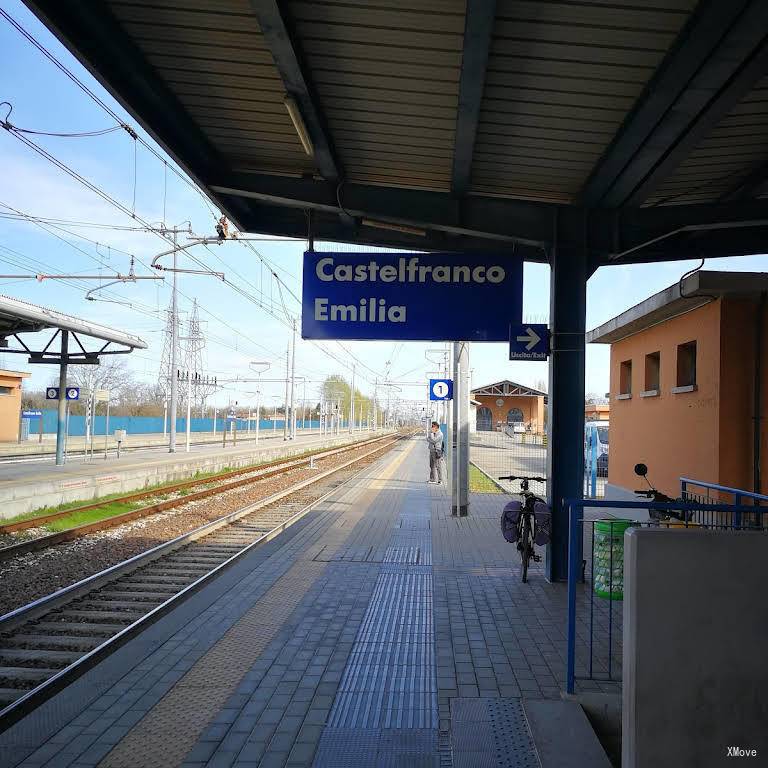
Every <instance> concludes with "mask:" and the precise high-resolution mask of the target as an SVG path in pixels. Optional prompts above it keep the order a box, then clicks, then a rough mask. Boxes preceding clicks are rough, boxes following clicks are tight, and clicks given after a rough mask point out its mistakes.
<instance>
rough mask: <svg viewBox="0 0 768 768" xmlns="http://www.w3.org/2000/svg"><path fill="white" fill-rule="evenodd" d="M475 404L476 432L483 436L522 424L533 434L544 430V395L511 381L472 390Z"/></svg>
mask: <svg viewBox="0 0 768 768" xmlns="http://www.w3.org/2000/svg"><path fill="white" fill-rule="evenodd" d="M472 398H473V399H474V400H476V401H477V403H478V405H477V406H476V429H477V431H478V432H487V431H490V430H496V429H500V428H501V427H502V426H506V425H508V424H509V425H512V424H520V423H522V424H524V425H525V427H526V429H528V428H530V431H531V432H533V433H536V434H542V433H543V432H544V430H545V426H546V425H545V416H544V406H545V405H546V402H547V395H546V393H544V392H539V390H538V389H533V388H532V387H526V386H523V385H522V384H516V383H515V382H514V381H509V380H504V381H497V382H496V383H495V384H487V385H486V386H484V387H478V388H477V389H473V390H472Z"/></svg>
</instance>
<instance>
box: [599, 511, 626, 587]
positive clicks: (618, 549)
mask: <svg viewBox="0 0 768 768" xmlns="http://www.w3.org/2000/svg"><path fill="white" fill-rule="evenodd" d="M631 525H632V521H631V520H618V519H617V520H598V521H596V522H595V554H594V560H593V562H592V583H593V585H594V590H595V594H596V595H597V596H598V597H604V598H606V599H608V600H623V599H624V531H626V530H627V528H629V527H630V526H631Z"/></svg>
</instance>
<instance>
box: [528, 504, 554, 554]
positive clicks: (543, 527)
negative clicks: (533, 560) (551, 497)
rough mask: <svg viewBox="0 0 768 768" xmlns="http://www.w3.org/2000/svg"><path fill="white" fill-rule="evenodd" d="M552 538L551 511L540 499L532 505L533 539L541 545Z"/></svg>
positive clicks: (547, 542)
mask: <svg viewBox="0 0 768 768" xmlns="http://www.w3.org/2000/svg"><path fill="white" fill-rule="evenodd" d="M551 538H552V512H550V510H549V507H548V506H547V505H546V504H544V503H543V502H541V501H537V502H536V503H535V504H534V505H533V541H534V543H535V544H538V545H539V546H541V545H542V544H549V540H550V539H551Z"/></svg>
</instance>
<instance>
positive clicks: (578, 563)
mask: <svg viewBox="0 0 768 768" xmlns="http://www.w3.org/2000/svg"><path fill="white" fill-rule="evenodd" d="M688 482H691V481H688ZM564 504H565V507H566V509H567V510H568V521H569V524H568V526H569V527H568V623H567V661H566V691H567V692H568V693H571V694H572V693H574V691H575V685H576V679H577V676H576V661H577V647H576V639H577V607H578V606H577V603H578V600H577V597H578V592H579V585H580V584H582V583H583V584H584V585H585V589H586V588H588V590H589V593H588V595H586V594H582V598H583V601H582V602H585V601H588V605H585V606H584V608H585V610H587V609H588V611H589V617H588V622H585V624H586V626H585V629H586V634H587V645H588V648H587V655H586V659H585V674H584V675H580V676H579V679H587V680H603V681H607V682H618V681H619V680H620V679H621V678H620V675H616V674H614V672H613V667H614V662H615V660H616V657H617V656H618V657H619V661H620V660H621V659H620V656H621V654H620V649H618V648H615V647H614V646H615V645H617V644H618V643H620V642H621V641H622V638H621V634H620V633H621V630H620V626H621V624H620V622H617V624H616V626H614V619H615V617H614V614H619V615H620V613H621V612H620V611H619V610H618V609H614V606H613V603H614V601H615V600H622V599H623V551H624V550H623V543H622V544H621V550H620V552H621V558H622V560H621V562H619V560H618V557H619V554H618V546H617V552H616V553H614V537H613V535H609V536H608V562H607V568H604V567H603V571H604V573H607V585H604V586H607V590H604V594H607V596H608V599H607V600H605V601H604V602H605V603H607V608H606V607H605V605H604V603H603V601H602V600H601V598H598V601H599V603H596V602H595V579H594V561H595V528H594V526H595V523H607V524H608V526H609V529H612V527H613V525H617V524H621V526H622V529H623V528H624V527H625V526H626V521H622V520H621V519H620V518H616V517H609V518H603V519H593V520H586V521H585V520H584V508H585V507H589V508H590V509H600V508H607V509H611V510H615V509H627V510H637V512H639V511H641V510H642V511H643V512H646V511H648V510H651V509H653V510H658V511H660V512H670V511H675V512H678V513H679V512H686V513H688V512H690V513H693V515H694V517H695V522H693V523H691V525H695V526H697V527H705V528H717V529H723V530H726V529H735V528H739V527H742V525H741V521H742V515H744V514H751V515H754V514H755V507H754V506H750V505H744V504H720V503H702V502H698V501H697V502H684V501H677V502H673V503H663V504H662V503H658V502H651V501H618V500H616V501H613V500H611V501H609V500H603V499H600V500H596V499H566V500H565V501H564ZM637 512H636V513H635V514H637ZM629 522H630V525H631V526H634V527H649V526H657V525H661V526H665V525H668V524H667V523H664V522H662V523H657V522H656V521H653V520H647V519H646V520H632V521H629ZM761 523H762V518H761ZM671 524H672V525H685V523H677V522H676V521H674V520H673V521H671ZM585 527H591V548H590V549H589V552H590V557H589V559H588V560H583V559H582V551H583V545H584V539H585ZM750 527H755V526H754V525H752V526H750ZM759 527H762V525H760V526H759ZM612 533H613V531H612V530H611V534H612ZM621 535H622V536H623V531H622V534H621ZM603 555H604V553H603ZM619 565H620V568H621V579H622V582H621V584H620V585H619V586H620V589H617V588H616V587H617V584H614V574H615V571H616V570H618V569H617V568H616V566H619ZM588 571H589V573H588ZM583 592H584V590H582V593H583ZM600 623H603V624H607V627H606V633H605V634H606V635H607V646H605V654H604V656H605V658H600V659H598V664H597V665H598V666H603V667H604V670H605V674H604V675H603V676H602V677H598V675H597V674H596V671H595V666H596V662H595V656H596V650H595V649H596V641H595V628H596V625H597V624H600ZM599 643H600V644H601V647H602V643H603V639H602V638H600V639H599ZM582 658H583V656H582Z"/></svg>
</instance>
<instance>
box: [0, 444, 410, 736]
mask: <svg viewBox="0 0 768 768" xmlns="http://www.w3.org/2000/svg"><path fill="white" fill-rule="evenodd" d="M400 439H401V438H400V436H390V437H389V438H387V439H386V440H385V441H384V442H381V441H376V442H377V443H378V444H377V445H375V446H373V447H371V450H369V451H366V452H365V453H364V454H362V455H358V456H355V457H354V458H352V459H350V460H349V461H347V462H344V463H343V464H341V465H338V466H336V467H334V468H331V469H329V470H326V471H324V472H321V473H320V474H318V475H317V476H315V477H312V478H310V479H307V480H303V481H301V482H299V483H297V484H296V485H294V486H292V487H290V488H287V489H285V490H282V491H280V492H278V493H275V494H273V495H271V496H269V497H267V498H265V499H262V500H260V501H258V502H256V503H255V504H250V505H249V506H247V507H244V508H242V509H240V510H237V511H235V512H232V513H230V514H227V515H225V516H223V517H221V518H219V519H217V520H214V521H212V522H210V523H208V524H206V525H203V526H201V527H199V528H197V529H195V530H193V531H190V532H188V533H185V534H183V535H181V536H178V537H177V538H175V539H173V540H171V541H168V542H165V543H163V544H160V545H158V546H156V547H154V548H153V549H150V550H148V551H147V552H144V553H141V554H139V555H136V556H135V557H133V558H130V559H129V560H126V561H124V562H122V563H119V564H117V565H114V566H112V567H111V568H108V569H106V570H105V571H102V572H100V573H96V574H94V575H92V576H90V577H88V578H86V579H83V580H82V581H80V582H78V583H76V584H73V585H70V586H68V587H65V588H64V589H61V590H59V591H57V592H55V593H52V594H50V595H48V596H47V597H43V598H41V599H39V600H36V601H34V602H32V603H30V604H29V605H26V606H23V607H21V608H18V609H16V610H14V611H11V612H10V613H8V614H6V615H5V616H2V617H0V731H2V730H4V729H6V728H7V727H9V726H10V725H12V724H13V723H14V722H16V721H17V720H18V719H19V718H21V717H23V716H24V715H25V714H26V713H28V712H29V711H31V710H32V709H34V708H35V707H37V706H39V705H40V704H41V703H42V702H43V701H45V700H47V699H48V698H50V697H51V696H52V695H53V694H54V693H56V692H57V691H58V690H60V689H61V688H63V687H64V686H65V685H67V684H68V683H69V682H71V681H72V680H73V679H75V678H76V677H78V676H79V675H81V674H83V673H84V672H85V671H87V669H90V668H91V667H92V666H93V665H94V664H95V663H97V662H98V661H99V660H101V659H102V658H103V657H104V656H106V655H108V654H109V653H111V652H113V651H114V650H115V649H116V648H118V647H119V646H120V645H122V644H123V643H124V642H125V641H126V640H128V639H129V638H130V637H133V636H134V635H136V634H137V633H138V632H140V631H141V630H143V629H144V628H145V627H146V626H148V625H149V624H150V623H152V622H154V621H156V620H157V619H158V618H160V617H161V616H163V615H164V614H166V613H167V612H168V611H170V610H171V609H172V608H174V607H175V606H176V605H177V604H178V603H179V602H180V601H181V600H183V599H185V598H186V597H188V596H189V595H190V594H191V593H192V592H194V591H195V590H197V589H198V588H200V587H201V586H202V585H203V584H204V583H206V582H207V581H208V580H209V579H211V578H214V577H215V576H216V575H217V574H218V573H219V572H220V571H221V570H222V569H224V568H226V567H228V566H229V565H231V564H232V563H233V562H234V561H236V560H237V559H238V558H240V557H242V556H243V555H244V554H245V553H247V552H248V551H250V550H251V549H252V548H253V547H256V546H258V545H260V544H263V543H265V542H266V541H269V540H270V539H272V538H274V537H275V536H277V535H279V534H280V533H282V532H283V531H284V530H286V529H287V528H288V527H289V526H291V525H293V524H294V523H296V522H297V521H298V520H300V519H301V518H302V517H303V516H304V515H305V514H307V513H308V512H309V511H310V510H311V509H312V508H313V507H315V506H316V505H317V504H318V503H320V502H321V501H323V500H324V499H325V498H326V497H327V496H329V495H330V494H331V493H333V492H334V491H335V490H336V489H337V488H338V487H339V486H341V485H342V484H344V483H345V482H348V481H349V480H350V479H351V478H352V477H353V476H354V475H356V474H357V473H358V472H359V471H361V469H362V468H363V467H361V466H360V465H361V464H362V465H363V466H367V464H369V463H370V462H371V461H374V460H375V459H376V458H378V457H380V456H381V455H382V454H383V453H384V452H385V451H388V450H389V449H390V448H391V447H392V446H393V445H394V444H395V443H397V442H398V441H399V440H400ZM357 447H359V444H358V446H357ZM187 498H189V497H187Z"/></svg>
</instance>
